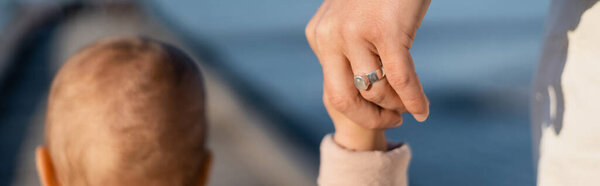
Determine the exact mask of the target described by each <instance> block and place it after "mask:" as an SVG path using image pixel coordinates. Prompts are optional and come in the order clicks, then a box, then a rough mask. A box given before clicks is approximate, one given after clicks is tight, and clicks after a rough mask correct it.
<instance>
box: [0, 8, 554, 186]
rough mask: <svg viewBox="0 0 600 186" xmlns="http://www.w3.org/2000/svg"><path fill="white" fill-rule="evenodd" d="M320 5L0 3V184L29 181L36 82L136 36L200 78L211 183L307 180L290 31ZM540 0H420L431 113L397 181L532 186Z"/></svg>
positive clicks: (306, 96) (314, 146)
mask: <svg viewBox="0 0 600 186" xmlns="http://www.w3.org/2000/svg"><path fill="white" fill-rule="evenodd" d="M321 2H322V1H321V0H303V1H298V0H253V1H245V0H179V1H167V0H147V1H123V0H121V1H99V0H96V1H69V0H62V1H42V0H38V1H36V0H29V1H27V0H22V1H18V0H2V1H0V185H39V182H38V180H37V175H36V172H35V164H34V158H33V157H34V149H35V147H36V146H37V145H40V144H42V143H43V123H44V113H45V104H46V103H45V102H46V97H47V93H48V88H49V84H50V82H51V79H52V77H53V75H54V74H55V73H56V70H57V69H58V68H59V67H60V65H61V64H62V62H63V61H64V60H65V59H66V58H67V57H68V56H69V55H71V54H73V53H74V52H75V51H76V50H77V49H78V48H80V47H81V46H83V45H85V44H87V43H89V42H92V41H94V40H96V39H98V38H102V37H106V36H111V35H144V36H148V37H154V38H157V39H160V40H164V41H167V42H170V43H175V44H176V45H178V46H180V47H182V48H184V49H185V50H186V51H187V52H188V53H189V54H191V55H193V56H194V57H195V58H196V59H197V61H198V62H199V65H200V67H201V68H202V71H203V72H204V75H205V76H206V79H207V90H208V98H207V99H208V107H209V108H208V112H209V121H210V126H211V128H210V132H209V146H210V148H211V149H212V150H213V153H214V156H215V164H214V167H213V171H212V176H211V179H210V181H209V182H210V184H211V185H315V184H316V182H315V180H316V176H317V173H318V163H319V162H318V158H319V151H318V150H319V149H318V148H319V143H320V140H321V139H322V137H323V136H324V135H325V134H327V133H331V132H333V126H332V123H331V121H330V120H329V118H328V116H327V114H326V112H325V109H324V107H323V105H322V102H321V93H322V75H321V69H320V66H319V64H318V61H317V59H316V57H315V56H314V55H313V53H312V51H311V50H310V47H309V46H308V44H307V42H306V40H305V37H304V26H305V24H306V23H307V22H308V20H309V19H310V18H311V17H312V14H313V13H314V12H315V11H316V10H317V8H318V7H319V5H320V4H321ZM548 4H549V1H548V0H529V1H520V0H488V1H480V0H455V1H433V2H432V3H431V6H430V8H429V12H428V14H427V15H426V16H425V20H424V22H423V25H422V27H421V28H420V30H419V31H418V33H417V37H416V40H415V42H414V45H413V48H412V49H411V53H412V54H413V57H414V61H415V66H416V69H417V72H418V74H419V77H420V78H421V82H422V83H423V86H424V89H425V92H426V94H427V95H428V97H429V99H430V101H431V116H430V118H429V120H427V122H425V123H422V124H419V123H417V122H416V121H415V120H413V119H412V117H410V116H408V115H407V117H406V118H407V119H405V122H404V124H403V125H402V126H401V127H399V128H397V129H393V130H390V131H389V132H388V137H389V138H390V139H392V140H395V141H405V142H408V143H410V145H411V147H412V151H413V160H412V162H411V165H410V173H409V176H410V185H413V186H419V185H535V174H534V169H533V162H532V149H531V135H530V132H531V130H530V125H529V117H528V114H529V107H528V104H529V92H530V84H531V78H532V77H533V72H534V69H535V66H536V63H537V58H538V56H539V52H540V50H541V49H540V47H541V44H542V43H541V42H542V41H541V39H542V34H543V28H544V21H545V17H546V13H547V8H548Z"/></svg>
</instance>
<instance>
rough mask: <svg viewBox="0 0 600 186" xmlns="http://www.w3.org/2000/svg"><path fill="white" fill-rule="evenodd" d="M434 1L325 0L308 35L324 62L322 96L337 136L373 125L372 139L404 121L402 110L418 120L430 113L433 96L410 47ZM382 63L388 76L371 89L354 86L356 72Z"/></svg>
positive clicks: (366, 71) (373, 69)
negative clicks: (423, 83)
mask: <svg viewBox="0 0 600 186" xmlns="http://www.w3.org/2000/svg"><path fill="white" fill-rule="evenodd" d="M429 3H430V0H325V1H324V2H323V4H322V5H321V7H320V8H319V9H318V10H317V12H316V14H315V15H314V17H313V18H312V19H311V20H310V22H309V23H308V25H307V26H306V37H307V39H308V42H309V44H310V45H311V47H312V49H313V51H314V52H315V54H316V55H317V57H318V58H319V61H320V63H321V66H322V68H323V77H324V83H323V84H324V88H323V90H324V95H323V101H324V103H325V106H326V108H327V110H328V112H329V114H330V116H331V117H332V119H333V122H334V124H335V126H336V140H337V138H338V136H340V138H343V137H342V136H349V137H348V138H352V139H355V138H356V136H355V135H353V134H355V133H363V134H364V133H366V131H370V132H369V134H365V135H363V136H370V137H367V138H371V139H370V140H367V141H381V140H379V138H381V135H383V129H386V128H392V127H396V126H398V125H400V124H401V121H402V117H401V115H400V113H402V112H406V111H408V112H410V113H411V114H412V115H413V116H414V117H415V118H416V119H417V120H418V121H424V120H425V119H426V118H427V116H428V115H429V102H428V100H427V97H426V96H425V94H424V92H423V89H422V87H421V83H420V82H419V79H418V77H417V74H416V72H415V69H414V64H413V61H412V57H411V55H410V53H409V49H410V48H411V45H412V42H413V39H414V37H415V34H416V31H417V29H418V27H419V26H420V24H421V21H422V20H423V16H424V15H425V13H426V11H427V7H428V6H429ZM380 60H381V62H380ZM381 65H383V67H384V68H385V73H386V78H385V79H383V80H381V81H378V82H376V83H373V84H372V85H371V87H370V88H369V89H367V90H360V91H359V90H357V89H356V88H355V86H354V83H353V77H354V76H355V75H364V74H366V73H370V72H373V71H375V70H377V69H380V68H381ZM342 131H343V133H342V134H340V132H342ZM350 136H353V137H350ZM383 141H384V142H385V139H384V138H383ZM338 142H339V141H338ZM342 145H343V144H342Z"/></svg>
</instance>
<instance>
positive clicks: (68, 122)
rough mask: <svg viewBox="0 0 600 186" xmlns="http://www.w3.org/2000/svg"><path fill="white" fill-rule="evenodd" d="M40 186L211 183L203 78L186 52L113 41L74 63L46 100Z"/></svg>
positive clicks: (95, 47)
mask: <svg viewBox="0 0 600 186" xmlns="http://www.w3.org/2000/svg"><path fill="white" fill-rule="evenodd" d="M45 130H46V133H45V135H46V139H45V146H42V147H39V148H38V150H37V154H36V157H37V165H38V171H39V172H40V176H41V179H42V182H43V183H44V184H48V185H53V184H59V185H63V186H64V185H198V184H202V182H203V180H205V179H206V174H207V171H208V170H207V169H208V164H209V160H210V158H209V156H208V152H207V151H206V149H205V146H204V143H205V134H206V120H205V111H204V91H203V85H202V77H201V74H200V71H199V70H198V69H197V66H196V65H195V64H194V62H193V60H191V59H190V58H189V57H188V56H187V55H185V54H184V53H183V52H182V51H181V50H179V49H177V48H175V47H173V46H170V45H167V44H164V43H160V42H157V41H153V40H150V39H144V38H109V39H103V40H100V41H98V42H95V43H93V44H91V45H89V46H87V47H85V48H84V49H83V50H81V51H80V52H78V53H77V54H75V55H74V56H72V57H71V58H70V59H69V60H68V61H67V62H66V63H65V64H64V65H63V67H62V68H61V69H60V71H59V72H58V74H57V75H56V77H55V79H54V81H53V83H52V87H51V90H50V96H49V98H48V110H47V115H46V129H45Z"/></svg>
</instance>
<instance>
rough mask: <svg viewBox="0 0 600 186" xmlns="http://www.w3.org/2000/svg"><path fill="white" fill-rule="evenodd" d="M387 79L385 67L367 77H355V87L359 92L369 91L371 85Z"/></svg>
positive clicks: (368, 74)
mask: <svg viewBox="0 0 600 186" xmlns="http://www.w3.org/2000/svg"><path fill="white" fill-rule="evenodd" d="M383 78H385V71H384V70H383V67H381V68H380V69H377V70H375V71H373V72H371V73H367V74H365V75H358V76H354V86H355V87H356V88H357V89H358V90H367V89H369V87H370V86H371V84H373V83H375V82H377V81H379V80H381V79H383Z"/></svg>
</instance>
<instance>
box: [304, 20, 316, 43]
mask: <svg viewBox="0 0 600 186" xmlns="http://www.w3.org/2000/svg"><path fill="white" fill-rule="evenodd" d="M314 31H315V27H314V25H313V24H312V22H311V23H308V25H306V27H305V28H304V35H305V36H306V39H307V40H312V38H314V33H315V32H314Z"/></svg>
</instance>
